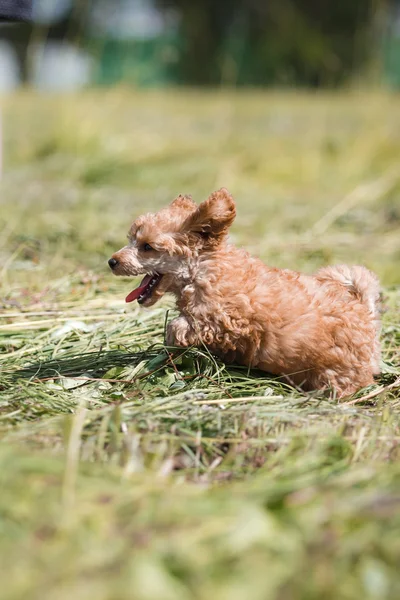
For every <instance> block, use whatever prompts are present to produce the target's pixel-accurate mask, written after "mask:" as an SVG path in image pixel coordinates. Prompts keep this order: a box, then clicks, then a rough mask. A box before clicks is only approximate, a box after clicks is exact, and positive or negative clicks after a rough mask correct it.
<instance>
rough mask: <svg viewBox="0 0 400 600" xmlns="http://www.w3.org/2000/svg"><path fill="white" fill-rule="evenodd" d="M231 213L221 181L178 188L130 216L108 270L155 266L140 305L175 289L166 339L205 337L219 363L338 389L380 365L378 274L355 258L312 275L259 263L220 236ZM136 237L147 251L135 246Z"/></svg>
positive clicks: (361, 380)
mask: <svg viewBox="0 0 400 600" xmlns="http://www.w3.org/2000/svg"><path fill="white" fill-rule="evenodd" d="M235 215H236V209H235V204H234V201H233V199H232V197H231V195H230V194H229V192H228V191H227V190H226V189H224V188H223V189H221V190H219V191H217V192H214V193H213V194H212V195H211V196H210V198H208V200H206V201H205V202H203V203H201V204H200V205H196V204H195V203H194V202H193V201H192V200H191V198H190V196H179V197H178V198H176V199H175V200H174V201H173V202H172V204H170V205H169V206H168V207H166V208H164V209H162V210H160V211H159V212H158V213H156V214H147V215H144V216H141V217H139V218H138V219H137V220H136V221H135V222H134V224H133V225H132V227H131V230H130V234H129V244H128V245H127V246H125V248H122V249H121V250H119V251H118V252H116V253H115V254H114V255H113V258H115V260H116V261H117V265H116V267H115V268H114V269H113V270H114V272H115V274H116V275H138V274H140V273H160V274H163V278H162V279H161V282H160V283H159V285H158V286H157V287H156V288H155V290H154V291H153V293H152V295H151V296H150V298H148V299H147V300H146V301H145V302H144V305H145V306H151V305H153V304H154V303H155V302H157V300H159V298H161V297H162V296H163V295H164V294H165V293H166V292H170V293H172V294H174V296H175V298H176V301H177V306H178V309H179V313H180V314H179V316H178V317H177V318H176V319H174V320H172V321H171V322H170V323H169V325H168V329H167V340H166V341H167V343H168V344H169V345H176V346H192V345H194V346H202V345H205V346H207V347H208V348H209V349H210V350H211V351H212V352H214V353H215V354H217V355H219V356H220V357H221V358H222V359H223V360H224V361H226V362H236V363H239V364H243V365H247V366H250V367H257V368H259V369H262V370H265V371H268V372H270V373H273V374H276V375H283V376H285V377H286V378H287V379H288V380H289V381H290V382H292V383H294V384H295V385H299V386H302V387H303V388H304V389H306V390H312V389H325V388H331V389H334V390H335V391H336V393H337V395H338V396H339V397H342V396H345V395H348V394H351V393H353V392H355V391H356V390H358V389H359V388H361V387H363V386H367V385H369V384H371V383H373V377H374V375H377V374H378V373H379V365H380V344H379V331H380V316H379V312H380V303H379V298H380V289H379V282H378V279H377V277H376V276H375V275H374V274H373V273H371V272H370V271H368V270H367V269H366V268H365V267H360V266H352V267H349V266H347V265H338V266H333V267H326V268H322V269H320V270H319V271H318V272H317V273H316V274H315V275H313V276H311V275H304V274H301V273H298V272H295V271H291V270H287V269H283V270H282V269H276V268H271V267H268V266H266V265H264V264H263V263H262V262H261V261H260V260H259V259H258V258H254V257H252V256H250V255H249V254H248V253H247V252H246V251H245V250H242V249H239V248H237V247H235V246H233V245H231V244H229V243H228V242H227V233H228V228H229V226H230V225H231V224H232V222H233V220H234V218H235ZM144 244H150V246H151V247H152V250H151V251H150V252H144V250H143V248H144Z"/></svg>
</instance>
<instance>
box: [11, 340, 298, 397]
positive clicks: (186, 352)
mask: <svg viewBox="0 0 400 600" xmlns="http://www.w3.org/2000/svg"><path fill="white" fill-rule="evenodd" d="M166 374H169V375H171V376H172V377H170V378H169V380H168V379H167V380H166V379H165V376H166ZM11 377H12V379H13V381H14V382H16V381H18V380H21V379H29V380H33V381H46V380H49V379H61V378H77V379H84V380H87V383H90V382H91V381H98V380H99V379H102V380H104V381H109V382H114V383H132V382H134V381H140V380H146V379H147V380H149V382H153V383H156V381H157V383H160V380H161V379H163V380H165V384H167V383H168V387H169V389H171V390H174V389H175V390H179V389H183V388H186V387H187V388H190V387H193V386H199V385H201V386H203V387H207V386H208V385H212V384H214V385H217V386H222V387H223V388H224V391H226V393H227V395H228V396H229V395H230V394H229V392H228V390H227V388H226V386H233V387H234V388H235V389H236V390H238V389H240V391H241V393H242V394H243V395H250V394H252V393H253V394H254V393H255V394H257V390H258V391H259V390H260V388H261V387H265V386H266V385H273V386H274V387H276V388H277V391H279V392H280V393H282V392H285V393H286V394H287V393H293V391H294V390H293V389H292V388H291V387H290V386H289V385H287V384H285V383H283V382H282V381H280V380H279V378H277V377H274V376H272V375H269V374H267V373H265V372H263V371H259V370H256V369H254V370H251V371H249V369H248V368H247V367H241V366H238V365H231V366H229V367H227V365H226V364H225V363H223V362H222V361H220V360H219V359H217V358H216V357H214V356H213V355H212V354H210V353H208V352H207V351H205V350H199V349H197V348H184V349H178V348H168V347H165V346H162V345H155V346H150V347H149V348H148V349H146V350H143V351H140V352H129V351H127V350H123V349H117V350H101V351H98V352H87V353H80V354H70V355H68V356H65V355H64V356H62V357H58V358H55V359H53V360H47V361H42V362H37V363H33V364H31V365H28V366H25V367H23V368H21V369H18V370H16V371H14V372H13V373H12V374H11ZM278 388H279V389H278Z"/></svg>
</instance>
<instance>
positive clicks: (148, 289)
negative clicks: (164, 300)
mask: <svg viewBox="0 0 400 600" xmlns="http://www.w3.org/2000/svg"><path fill="white" fill-rule="evenodd" d="M162 278H163V276H162V275H160V273H152V274H151V275H145V276H144V277H143V279H142V281H141V283H140V285H139V287H137V288H135V289H134V290H133V291H132V292H131V293H130V294H128V295H127V297H126V298H125V302H133V301H134V300H137V301H138V302H139V304H143V302H145V301H146V300H148V299H149V298H150V297H151V295H152V293H153V291H154V289H155V288H156V287H157V286H158V284H159V283H160V281H161V279H162Z"/></svg>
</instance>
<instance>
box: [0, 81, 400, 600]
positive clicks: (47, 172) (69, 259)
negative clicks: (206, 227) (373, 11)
mask: <svg viewBox="0 0 400 600" xmlns="http://www.w3.org/2000/svg"><path fill="white" fill-rule="evenodd" d="M2 104H3V107H2V112H3V137H4V140H3V145H4V148H3V154H4V167H3V177H2V181H1V184H0V185H1V200H0V259H1V260H0V271H1V279H0V307H1V312H0V463H1V464H0V489H1V494H0V579H1V589H2V592H1V597H2V598H3V599H4V600H6V599H7V600H8V599H12V600H17V599H18V600H19V599H20V598H21V599H22V598H29V600H36V599H37V600H64V599H65V600H66V599H67V598H68V599H69V598H71V597H72V598H75V599H76V600H88V599H92V598H93V599H94V598H96V600H125V599H126V600H128V599H129V600H130V599H135V600H164V599H165V600H169V599H171V600H190V599H196V600H203V599H206V598H212V599H213V600H228V599H229V600H242V599H244V598H249V599H251V600H267V599H276V600H291V599H296V600H298V599H303V600H310V599H313V598H315V599H317V598H318V599H319V598H321V599H322V598H323V599H324V600H328V599H335V600H336V599H338V598H340V599H342V598H343V599H346V600H359V599H360V598H363V599H367V600H370V599H371V600H374V599H379V600H383V599H389V598H390V599H391V598H393V599H395V598H399V597H400V577H399V561H400V378H399V377H400V367H399V364H400V269H399V263H400V169H399V159H400V104H399V101H398V97H395V96H389V95H384V94H376V95H374V94H364V93H348V94H337V95H328V94H323V93H321V94H319V95H317V94H296V93H294V92H293V93H285V94H283V93H269V94H267V93H261V92H253V93H249V92H243V93H239V94H233V93H230V92H207V93H206V92H201V93H200V92H197V91H187V92H173V91H170V92H163V93H162V94H161V93H155V92H147V93H144V92H143V93H135V92H133V91H128V90H123V89H122V90H117V91H97V92H87V93H85V94H82V95H77V96H68V97H67V96H64V97H57V96H40V95H34V94H33V93H31V92H28V91H27V92H24V93H21V94H19V95H16V96H13V97H9V98H5V99H4V100H3V103H2ZM221 185H224V186H226V187H228V189H229V190H230V191H231V192H232V193H233V195H234V197H235V198H236V201H237V205H238V217H237V220H236V222H235V224H234V226H233V229H232V238H233V239H234V241H235V242H236V243H237V244H240V245H243V246H245V247H247V248H248V249H249V250H250V251H251V252H253V253H255V254H257V255H259V256H260V257H262V258H263V259H264V260H265V261H266V262H268V263H269V264H271V265H276V266H285V267H290V268H298V269H302V270H305V271H307V272H312V271H313V270H315V269H316V268H318V267H319V266H321V265H325V264H331V263H334V262H340V261H346V262H349V263H362V264H365V265H367V266H368V267H370V268H372V269H374V270H375V271H376V272H377V273H378V275H379V276H380V278H381V280H382V283H383V286H384V291H385V304H386V312H385V314H384V317H383V319H384V325H383V334H382V337H383V349H384V353H383V359H384V364H383V373H382V377H381V378H380V379H379V381H377V382H376V385H374V386H371V387H370V388H368V389H365V390H361V391H360V392H359V393H358V394H356V395H355V396H354V397H352V398H347V399H345V400H344V401H342V402H339V401H337V400H336V399H335V398H327V397H324V396H323V395H322V394H318V393H313V394H304V393H301V392H300V391H298V390H294V389H291V388H290V387H285V386H284V385H282V384H280V383H277V382H276V381H274V380H273V379H270V378H268V377H267V376H266V374H261V373H257V372H250V373H249V372H248V371H247V370H246V369H240V368H238V367H230V368H226V367H225V366H224V365H223V364H221V363H220V362H218V361H217V360H215V358H214V357H213V356H211V355H209V354H207V352H206V351H198V350H188V351H185V352H183V353H182V352H181V353H176V354H173V355H172V354H170V353H169V352H167V351H166V350H165V349H164V347H163V339H164V328H165V322H166V318H171V317H172V315H173V305H172V304H171V303H170V301H169V300H166V301H164V302H163V304H162V305H161V304H160V305H157V306H156V307H155V308H154V309H153V310H143V309H139V307H138V306H137V305H136V306H133V305H126V304H125V303H124V297H125V295H126V294H127V293H128V292H129V291H130V290H131V289H132V287H133V286H132V282H130V281H129V280H126V279H125V280H124V279H119V278H118V279H117V278H114V277H113V276H112V275H111V273H110V272H109V269H108V267H107V262H106V261H107V259H108V258H109V256H110V255H111V253H112V252H113V251H115V250H116V249H118V248H120V247H121V246H122V245H124V243H125V236H126V233H127V230H128V227H129V224H130V221H131V220H132V219H133V217H134V216H135V215H137V214H140V213H141V212H142V211H147V210H152V209H157V208H158V207H161V206H162V205H164V204H165V203H166V202H168V201H169V200H172V199H173V198H174V197H175V196H176V195H177V194H178V193H191V194H192V195H193V197H194V199H195V200H197V201H200V200H202V199H204V198H206V197H207V195H208V194H209V193H210V192H211V191H213V190H214V189H217V188H218V187H220V186H221ZM233 292H234V290H233Z"/></svg>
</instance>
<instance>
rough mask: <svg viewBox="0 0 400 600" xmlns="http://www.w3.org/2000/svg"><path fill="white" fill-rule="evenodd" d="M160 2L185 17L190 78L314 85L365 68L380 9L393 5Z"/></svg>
mask: <svg viewBox="0 0 400 600" xmlns="http://www.w3.org/2000/svg"><path fill="white" fill-rule="evenodd" d="M158 1H159V4H160V6H162V7H163V8H166V7H171V6H173V7H174V8H176V10H177V11H178V12H179V14H180V15H181V28H180V34H181V37H180V39H181V44H182V49H181V52H180V54H179V69H180V70H181V73H182V78H183V80H184V81H185V82H187V83H190V84H203V85H204V84H215V83H219V82H221V81H226V82H227V83H234V84H238V85H246V84H247V85H249V84H250V85H268V84H278V85H279V84H297V85H298V84H302V85H308V86H320V85H322V86H324V85H327V86H330V85H337V84H340V83H343V82H344V81H345V80H346V79H347V78H348V77H349V75H351V74H352V73H354V72H355V71H358V70H359V69H360V68H362V67H363V66H364V65H365V64H366V62H367V60H368V59H369V58H371V53H372V52H373V50H374V25H375V18H376V15H377V14H378V13H379V11H381V12H382V11H383V10H384V9H388V5H389V4H390V3H391V0H383V1H380V0H158ZM392 1H393V2H395V1H396V0H392ZM375 50H376V48H375Z"/></svg>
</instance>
